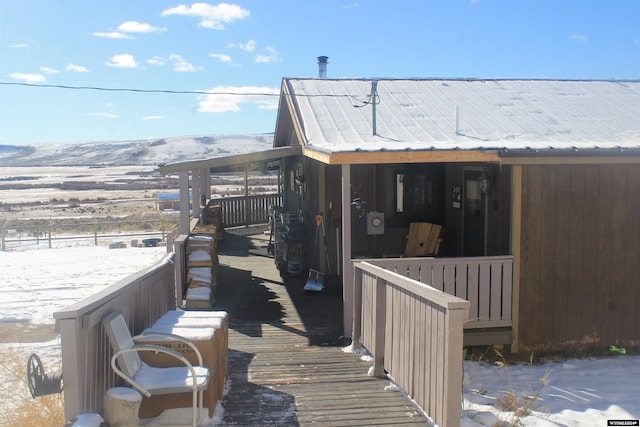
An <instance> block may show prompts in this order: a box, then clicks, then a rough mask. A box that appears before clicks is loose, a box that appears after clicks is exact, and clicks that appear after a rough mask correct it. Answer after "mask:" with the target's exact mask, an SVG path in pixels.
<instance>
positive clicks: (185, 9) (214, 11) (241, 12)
mask: <svg viewBox="0 0 640 427" xmlns="http://www.w3.org/2000/svg"><path fill="white" fill-rule="evenodd" d="M249 14H250V12H249V11H248V10H246V9H243V8H241V7H240V6H238V5H236V4H228V3H220V4H218V5H215V6H214V5H211V4H208V3H193V4H192V5H191V6H185V5H180V6H176V7H173V8H171V9H167V10H165V11H163V12H162V16H169V15H184V16H195V17H198V18H200V24H199V25H200V26H201V27H205V28H211V29H213V30H222V29H223V28H224V24H229V23H232V22H233V21H236V20H241V19H245V18H246V17H248V16H249Z"/></svg>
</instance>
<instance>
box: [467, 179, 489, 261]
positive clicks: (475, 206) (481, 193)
mask: <svg viewBox="0 0 640 427" xmlns="http://www.w3.org/2000/svg"><path fill="white" fill-rule="evenodd" d="M483 179H485V174H484V171H483V170H481V169H479V170H474V169H468V170H467V169H465V171H464V186H463V191H464V198H463V205H464V206H463V209H464V210H463V244H462V252H463V253H462V256H485V255H486V253H487V195H486V186H485V185H483Z"/></svg>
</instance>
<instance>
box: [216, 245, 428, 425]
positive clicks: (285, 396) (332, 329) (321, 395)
mask: <svg viewBox="0 0 640 427" xmlns="http://www.w3.org/2000/svg"><path fill="white" fill-rule="evenodd" d="M266 245H267V241H266V239H265V236H263V235H254V236H251V235H249V236H238V235H233V234H227V235H225V239H224V242H223V243H222V245H221V246H220V248H219V253H220V264H221V266H222V267H221V271H220V276H219V277H220V280H219V285H218V289H217V291H216V301H215V303H214V309H216V310H226V311H227V312H228V313H229V319H230V328H229V329H230V330H229V381H228V390H227V392H226V395H225V398H224V400H223V408H224V419H223V422H222V424H219V425H223V426H306V425H313V426H332V427H339V426H374V425H384V426H402V425H411V426H415V425H429V424H428V423H427V421H426V419H425V418H424V417H423V416H422V415H420V413H419V412H418V410H417V409H416V408H415V406H414V405H413V403H412V402H411V401H410V400H409V399H408V398H407V397H405V396H404V395H403V394H402V393H400V392H398V391H391V390H385V387H386V386H388V385H389V384H390V381H389V380H386V379H379V378H373V377H369V376H367V371H368V369H369V367H370V366H371V365H372V362H371V361H364V360H361V358H360V357H359V356H358V355H355V354H352V353H345V352H343V351H342V347H343V346H345V345H348V344H349V341H347V340H344V339H343V338H341V337H340V335H341V333H342V324H341V322H342V298H341V295H342V294H341V292H342V291H341V289H339V288H337V287H336V288H334V289H328V290H325V291H323V292H321V293H310V294H308V293H305V292H304V291H303V289H302V288H303V285H304V282H305V281H306V277H299V278H296V279H294V280H288V282H287V283H283V282H282V280H281V279H280V276H279V275H278V271H277V269H276V268H275V265H274V263H273V259H272V258H269V257H267V256H266Z"/></svg>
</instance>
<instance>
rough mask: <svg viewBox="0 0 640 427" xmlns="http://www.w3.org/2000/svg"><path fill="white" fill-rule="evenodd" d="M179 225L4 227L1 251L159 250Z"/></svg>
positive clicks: (86, 223) (128, 223)
mask: <svg viewBox="0 0 640 427" xmlns="http://www.w3.org/2000/svg"><path fill="white" fill-rule="evenodd" d="M175 226H176V223H174V221H168V220H144V219H142V220H123V221H117V220H108V221H101V220H93V221H86V220H78V221H75V222H73V223H69V222H68V220H65V221H62V222H56V221H55V220H52V221H49V222H48V223H43V222H42V221H32V222H30V221H26V222H23V223H20V224H6V223H5V224H0V250H2V251H8V250H16V249H26V248H33V247H49V248H53V247H60V246H88V245H95V246H98V245H110V246H111V245H117V246H118V247H124V246H129V245H130V246H157V245H158V244H160V242H165V241H166V238H167V235H168V234H169V233H170V232H171V231H172V230H173V229H174V228H175Z"/></svg>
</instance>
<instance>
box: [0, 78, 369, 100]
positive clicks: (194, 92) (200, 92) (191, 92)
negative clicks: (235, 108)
mask: <svg viewBox="0 0 640 427" xmlns="http://www.w3.org/2000/svg"><path fill="white" fill-rule="evenodd" d="M0 85H5V86H27V87H34V88H55V89H69V90H98V91H105V92H134V93H165V94H172V95H175V94H180V95H229V96H274V97H275V96H278V97H279V96H280V92H278V93H271V92H233V91H219V92H218V91H206V90H169V89H135V88H110V87H100V86H67V85H58V84H55V85H53V84H33V83H19V82H0ZM295 96H296V97H333V98H352V99H357V97H356V96H355V95H349V94H335V93H328V94H321V93H318V94H296V95H295ZM360 102H363V101H360Z"/></svg>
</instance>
